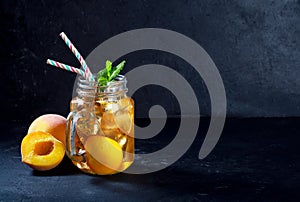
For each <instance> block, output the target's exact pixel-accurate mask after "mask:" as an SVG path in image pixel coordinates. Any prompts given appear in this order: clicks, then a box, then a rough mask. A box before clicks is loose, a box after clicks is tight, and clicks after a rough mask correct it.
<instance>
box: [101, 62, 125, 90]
mask: <svg viewBox="0 0 300 202" xmlns="http://www.w3.org/2000/svg"><path fill="white" fill-rule="evenodd" d="M124 65H125V60H123V61H122V62H121V63H120V64H118V65H117V66H116V67H112V62H111V61H109V60H107V61H106V63H105V68H104V69H101V70H100V71H99V72H98V73H97V82H98V84H99V85H100V86H106V85H107V83H108V82H110V81H112V80H113V79H114V78H116V76H117V75H118V74H119V73H120V71H121V70H122V69H123V68H124Z"/></svg>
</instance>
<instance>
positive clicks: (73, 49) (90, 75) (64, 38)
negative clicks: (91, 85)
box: [60, 32, 95, 82]
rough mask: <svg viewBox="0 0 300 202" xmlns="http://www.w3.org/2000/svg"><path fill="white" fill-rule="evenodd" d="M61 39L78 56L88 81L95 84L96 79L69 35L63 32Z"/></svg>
mask: <svg viewBox="0 0 300 202" xmlns="http://www.w3.org/2000/svg"><path fill="white" fill-rule="evenodd" d="M60 37H61V38H62V39H63V40H64V42H65V43H66V44H67V46H68V47H69V49H70V50H71V51H72V52H73V54H74V55H75V56H76V58H77V59H78V61H79V62H80V64H81V66H82V68H83V71H84V73H85V75H86V77H87V79H88V80H89V81H90V82H95V78H94V76H93V75H92V73H91V70H90V69H89V67H88V66H87V64H86V62H85V60H84V59H83V58H82V56H81V54H80V53H79V51H78V50H77V49H76V47H75V46H74V45H73V43H72V42H71V41H70V39H69V38H68V37H67V35H66V34H65V33H64V32H62V33H60Z"/></svg>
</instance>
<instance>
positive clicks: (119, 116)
mask: <svg viewBox="0 0 300 202" xmlns="http://www.w3.org/2000/svg"><path fill="white" fill-rule="evenodd" d="M118 104H119V110H118V111H116V112H115V113H114V114H113V118H114V121H115V123H116V125H117V127H118V128H119V129H120V130H121V131H122V132H123V133H126V134H130V132H131V131H132V130H133V127H134V125H133V116H134V114H133V101H132V99H131V98H124V99H121V100H120V101H119V103H118Z"/></svg>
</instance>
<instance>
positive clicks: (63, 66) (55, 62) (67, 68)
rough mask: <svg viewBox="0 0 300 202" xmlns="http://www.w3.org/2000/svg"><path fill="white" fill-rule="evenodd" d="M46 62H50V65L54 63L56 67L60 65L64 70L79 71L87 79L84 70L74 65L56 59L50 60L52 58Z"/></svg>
mask: <svg viewBox="0 0 300 202" xmlns="http://www.w3.org/2000/svg"><path fill="white" fill-rule="evenodd" d="M46 63H47V64H49V65H52V66H54V67H59V68H62V69H64V70H67V71H70V72H74V73H77V74H79V75H81V76H83V77H84V78H85V79H87V78H86V75H85V73H84V71H82V70H81V69H77V68H75V67H72V66H69V65H66V64H63V63H60V62H57V61H54V60H50V59H48V60H47V62H46Z"/></svg>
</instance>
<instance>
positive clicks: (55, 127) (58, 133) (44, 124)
mask: <svg viewBox="0 0 300 202" xmlns="http://www.w3.org/2000/svg"><path fill="white" fill-rule="evenodd" d="M66 124H67V119H66V118H65V117H63V116H60V115H58V114H45V115H42V116H40V117H38V118H36V119H35V120H34V121H33V122H32V123H31V125H30V126H29V129H28V132H27V134H29V133H33V132H37V131H43V132H46V133H50V134H51V135H53V136H54V137H55V138H56V139H58V140H59V141H61V142H62V143H63V144H64V145H65V142H66V134H65V133H66Z"/></svg>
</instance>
